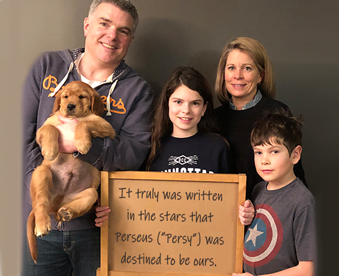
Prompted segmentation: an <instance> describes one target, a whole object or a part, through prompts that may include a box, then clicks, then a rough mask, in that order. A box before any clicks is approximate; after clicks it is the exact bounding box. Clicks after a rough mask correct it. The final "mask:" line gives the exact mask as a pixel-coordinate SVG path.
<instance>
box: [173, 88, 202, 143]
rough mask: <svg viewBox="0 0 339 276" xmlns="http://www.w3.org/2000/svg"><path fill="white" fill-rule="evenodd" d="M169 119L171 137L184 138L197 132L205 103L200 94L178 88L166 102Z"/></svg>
mask: <svg viewBox="0 0 339 276" xmlns="http://www.w3.org/2000/svg"><path fill="white" fill-rule="evenodd" d="M168 108H169V118H170V120H171V122H172V123H173V133H172V136H173V137H177V138H185V137H190V136H193V135H194V134H196V133H197V132H198V123H199V122H200V119H201V117H202V116H204V114H205V111H206V108H207V103H205V104H204V100H203V98H202V97H201V96H200V94H199V93H198V92H197V91H195V90H191V89H189V88H188V87H187V86H185V85H181V86H179V87H178V88H177V89H176V90H175V91H174V92H173V94H172V95H171V97H170V98H169V100H168Z"/></svg>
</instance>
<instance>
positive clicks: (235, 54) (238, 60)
mask: <svg viewBox="0 0 339 276" xmlns="http://www.w3.org/2000/svg"><path fill="white" fill-rule="evenodd" d="M261 80H262V77H261V74H260V73H259V70H258V68H257V66H256V65H255V63H254V61H253V59H252V58H251V57H250V56H249V54H247V53H246V52H242V51H240V50H237V49H235V50H233V51H231V52H230V53H229V54H228V57H227V60H226V67H225V82H226V89H227V91H228V92H229V93H230V94H231V95H232V102H233V104H234V105H235V106H236V107H237V109H241V108H242V107H243V106H244V105H245V104H246V103H248V102H250V101H251V100H253V98H254V96H255V94H256V93H257V85H258V83H260V82H261ZM238 107H239V108H238Z"/></svg>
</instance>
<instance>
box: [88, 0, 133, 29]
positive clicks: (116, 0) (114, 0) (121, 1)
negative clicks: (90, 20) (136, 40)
mask: <svg viewBox="0 0 339 276" xmlns="http://www.w3.org/2000/svg"><path fill="white" fill-rule="evenodd" d="M102 3H109V4H112V5H114V6H116V7H118V8H119V9H121V10H122V11H124V12H127V13H128V14H129V15H130V16H131V17H132V19H133V22H134V26H133V30H132V31H133V33H135V31H136V29H137V26H138V23H139V16H138V12H137V9H136V8H135V6H134V5H133V4H132V3H131V1H129V0H93V2H92V4H91V6H90V8H89V12H88V17H90V16H91V15H92V14H93V13H94V12H95V10H96V9H97V7H98V6H99V5H100V4H102Z"/></svg>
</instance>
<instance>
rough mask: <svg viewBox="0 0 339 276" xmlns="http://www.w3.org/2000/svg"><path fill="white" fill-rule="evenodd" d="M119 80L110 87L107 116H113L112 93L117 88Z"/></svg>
mask: <svg viewBox="0 0 339 276" xmlns="http://www.w3.org/2000/svg"><path fill="white" fill-rule="evenodd" d="M117 83H118V80H115V82H113V84H112V85H111V88H110V89H109V92H108V95H107V100H106V108H107V113H106V116H111V115H112V113H111V95H112V93H113V90H114V88H115V86H116V85H117Z"/></svg>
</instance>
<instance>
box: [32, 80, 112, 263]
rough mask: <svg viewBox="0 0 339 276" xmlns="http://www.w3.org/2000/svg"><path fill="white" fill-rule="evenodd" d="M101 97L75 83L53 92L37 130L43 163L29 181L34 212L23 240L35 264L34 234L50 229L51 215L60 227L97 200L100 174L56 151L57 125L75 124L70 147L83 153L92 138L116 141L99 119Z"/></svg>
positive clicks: (82, 84) (85, 86)
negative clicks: (47, 113)
mask: <svg viewBox="0 0 339 276" xmlns="http://www.w3.org/2000/svg"><path fill="white" fill-rule="evenodd" d="M103 111H104V108H103V103H102V101H101V98H100V95H99V94H98V93H97V92H96V91H95V90H94V89H92V88H91V87H90V86H89V85H87V84H86V83H83V82H81V81H74V82H71V83H69V84H67V85H66V86H65V87H63V88H62V89H61V90H60V91H59V92H58V93H57V94H56V99H55V103H54V107H53V113H52V115H51V116H50V117H49V118H48V119H47V120H46V122H45V123H44V125H43V126H42V127H41V128H40V129H38V131H37V134H36V141H37V143H38V144H39V145H40V146H41V153H42V155H43V156H44V161H43V162H42V164H41V165H40V166H38V167H37V168H36V169H35V170H34V172H33V174H32V179H31V186H30V194H31V199H32V211H31V213H30V215H29V217H28V220H27V237H28V243H29V248H30V252H31V256H32V259H33V260H34V261H35V262H36V260H37V254H38V253H37V245H36V237H35V235H36V236H42V235H46V234H48V232H49V231H50V230H51V220H50V214H52V215H54V216H55V217H56V220H57V221H59V222H60V223H61V222H62V221H69V220H71V219H73V218H76V217H79V216H82V215H83V214H85V213H86V212H88V211H89V210H90V209H91V208H92V206H93V204H94V203H95V202H96V200H97V198H98V194H97V188H98V186H99V184H100V172H99V171H98V169H96V168H95V167H93V166H92V165H91V164H89V163H87V162H85V161H82V160H80V159H79V158H76V157H74V156H73V154H69V153H61V152H59V143H58V140H59V135H60V133H59V130H58V129H57V125H59V124H61V123H62V122H63V120H62V119H63V118H67V119H68V120H69V119H74V120H78V123H77V125H76V127H75V135H74V144H75V147H76V148H77V150H78V151H79V152H80V153H81V154H86V153H87V152H88V151H89V149H90V148H91V146H92V142H91V139H92V137H101V138H103V137H110V138H112V139H113V138H114V136H115V131H114V129H113V128H112V126H111V125H110V124H109V123H108V122H107V121H105V120H104V119H103V118H102V117H100V116H102V114H103Z"/></svg>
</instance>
